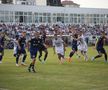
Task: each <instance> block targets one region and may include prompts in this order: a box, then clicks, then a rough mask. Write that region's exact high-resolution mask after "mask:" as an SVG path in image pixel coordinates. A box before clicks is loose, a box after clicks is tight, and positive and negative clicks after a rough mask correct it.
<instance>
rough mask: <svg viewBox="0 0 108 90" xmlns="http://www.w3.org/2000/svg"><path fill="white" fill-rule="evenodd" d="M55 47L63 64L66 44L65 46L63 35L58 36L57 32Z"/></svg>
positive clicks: (54, 41)
mask: <svg viewBox="0 0 108 90" xmlns="http://www.w3.org/2000/svg"><path fill="white" fill-rule="evenodd" d="M53 47H54V52H56V53H57V55H58V59H59V60H60V64H62V63H63V62H64V52H65V46H64V41H63V40H62V38H61V37H58V36H57V34H55V36H54V40H53Z"/></svg>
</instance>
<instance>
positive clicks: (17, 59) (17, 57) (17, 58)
mask: <svg viewBox="0 0 108 90" xmlns="http://www.w3.org/2000/svg"><path fill="white" fill-rule="evenodd" d="M18 61H19V55H17V56H16V64H18Z"/></svg>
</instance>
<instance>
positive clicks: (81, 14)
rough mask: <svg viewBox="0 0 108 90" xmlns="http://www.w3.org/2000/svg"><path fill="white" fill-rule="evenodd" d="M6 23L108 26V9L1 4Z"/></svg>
mask: <svg viewBox="0 0 108 90" xmlns="http://www.w3.org/2000/svg"><path fill="white" fill-rule="evenodd" d="M0 21H2V22H5V23H16V22H17V23H19V22H21V23H37V24H38V23H39V24H40V23H50V24H53V23H57V22H64V23H65V24H108V9H98V8H97V9H96V8H67V7H50V6H32V5H6V4H5V5H4V4H0Z"/></svg>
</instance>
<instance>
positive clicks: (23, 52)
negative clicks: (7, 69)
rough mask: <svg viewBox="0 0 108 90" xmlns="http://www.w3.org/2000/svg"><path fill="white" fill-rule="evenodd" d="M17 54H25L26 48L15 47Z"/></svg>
mask: <svg viewBox="0 0 108 90" xmlns="http://www.w3.org/2000/svg"><path fill="white" fill-rule="evenodd" d="M16 52H17V55H21V54H24V55H26V50H25V49H21V50H18V49H17V51H16Z"/></svg>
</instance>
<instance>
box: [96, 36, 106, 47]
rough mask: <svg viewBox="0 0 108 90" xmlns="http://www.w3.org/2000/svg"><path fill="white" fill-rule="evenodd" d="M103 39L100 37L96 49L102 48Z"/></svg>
mask: <svg viewBox="0 0 108 90" xmlns="http://www.w3.org/2000/svg"><path fill="white" fill-rule="evenodd" d="M104 39H105V37H100V38H99V39H98V41H97V45H96V48H103V45H104Z"/></svg>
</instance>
